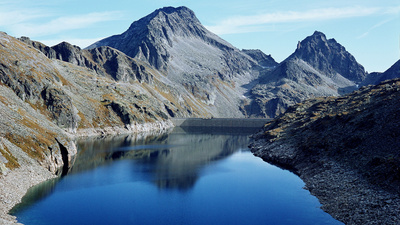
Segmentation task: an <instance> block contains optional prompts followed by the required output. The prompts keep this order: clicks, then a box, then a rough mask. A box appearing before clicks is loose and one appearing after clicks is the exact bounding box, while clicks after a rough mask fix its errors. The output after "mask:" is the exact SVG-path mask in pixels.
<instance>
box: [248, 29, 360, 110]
mask: <svg viewBox="0 0 400 225" xmlns="http://www.w3.org/2000/svg"><path fill="white" fill-rule="evenodd" d="M365 77H366V73H365V71H364V68H363V67H362V66H361V65H360V64H358V63H357V61H356V60H355V59H354V57H353V56H352V55H351V54H350V53H349V52H347V51H346V50H345V48H344V47H343V46H342V45H340V44H339V43H337V42H336V41H335V40H334V39H329V40H328V39H327V38H326V37H325V35H324V34H323V33H321V32H318V31H316V32H315V33H314V34H313V35H311V36H309V37H307V38H305V39H304V40H303V41H301V42H299V44H298V46H297V49H296V51H295V52H294V53H293V54H292V55H291V56H289V57H288V58H287V59H286V60H284V61H283V62H281V63H280V64H279V65H278V66H276V68H274V69H272V70H266V71H264V72H262V73H261V75H260V77H259V79H258V81H259V84H258V85H256V86H255V87H254V88H253V89H252V90H251V95H252V98H253V99H254V101H253V102H252V104H251V105H250V109H249V111H250V114H251V115H256V116H257V115H258V116H260V115H261V116H264V117H269V118H274V117H275V116H277V115H279V114H281V113H282V112H284V111H285V110H286V108H287V107H289V106H290V105H293V104H296V103H299V102H301V101H303V100H306V99H310V98H314V97H321V96H338V95H341V94H344V93H348V92H350V91H353V90H356V89H357V85H358V84H359V83H361V82H362V81H363V80H365Z"/></svg>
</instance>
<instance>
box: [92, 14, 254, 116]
mask: <svg viewBox="0 0 400 225" xmlns="http://www.w3.org/2000/svg"><path fill="white" fill-rule="evenodd" d="M99 46H110V47H112V48H115V49H118V50H120V51H121V52H124V53H125V54H126V55H128V56H130V57H133V58H134V59H137V60H140V61H143V62H147V63H148V64H150V65H151V66H153V67H154V68H156V69H157V70H158V71H160V73H162V74H164V75H165V78H166V82H171V83H173V84H175V88H177V89H178V90H179V91H180V92H183V91H187V92H190V93H191V94H192V95H193V96H195V97H196V98H197V99H201V100H202V101H203V103H204V104H206V105H207V107H208V108H210V110H211V114H212V115H214V116H216V117H243V116H245V114H246V113H244V112H243V110H242V111H238V109H240V108H243V104H244V103H243V102H245V101H246V99H244V98H243V95H244V93H245V92H246V91H247V90H246V89H245V88H243V87H242V86H243V85H246V84H248V83H250V82H251V81H252V80H254V79H255V78H256V77H257V76H258V69H259V66H258V63H257V62H256V60H254V59H253V58H252V57H250V56H249V55H247V54H245V53H243V52H242V51H240V50H239V49H237V48H235V47H233V46H232V45H231V44H229V43H228V42H226V41H225V40H223V39H221V38H220V37H218V36H217V35H215V34H213V33H212V32H210V31H208V30H207V29H206V28H205V27H204V26H203V25H202V24H201V23H200V21H199V20H198V19H197V18H196V16H195V14H194V12H193V11H191V10H190V9H188V8H186V7H178V8H173V7H166V8H162V9H158V10H156V11H155V12H153V13H151V14H150V15H148V16H146V17H144V18H142V19H140V20H138V21H136V22H133V23H132V25H131V26H130V27H129V29H128V30H127V31H125V32H124V33H122V34H120V35H114V36H111V37H108V38H105V39H103V40H101V41H99V42H96V43H94V44H93V45H91V46H89V47H88V48H87V49H93V48H95V47H99Z"/></svg>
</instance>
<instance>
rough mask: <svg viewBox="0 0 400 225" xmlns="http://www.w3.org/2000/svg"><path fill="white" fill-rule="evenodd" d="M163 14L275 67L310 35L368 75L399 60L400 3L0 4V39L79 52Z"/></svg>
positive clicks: (64, 0) (130, 0)
mask: <svg viewBox="0 0 400 225" xmlns="http://www.w3.org/2000/svg"><path fill="white" fill-rule="evenodd" d="M164 6H176V7H177V6H187V7H189V8H190V9H192V10H193V11H194V12H195V13H196V15H197V17H198V18H199V20H200V21H201V22H202V24H203V25H204V26H206V27H207V28H208V29H209V30H211V31H212V32H214V33H216V34H218V35H220V36H221V37H222V38H224V39H225V40H227V41H228V42H230V43H232V44H233V45H234V46H236V47H237V48H239V49H243V48H246V49H261V50H262V51H264V52H265V53H266V54H271V55H272V57H274V58H275V60H277V61H278V62H280V61H282V60H284V59H285V58H286V57H288V56H289V55H290V54H291V53H293V51H294V50H295V48H296V45H297V42H298V41H300V40H303V39H304V38H305V37H307V36H309V35H311V34H313V32H314V31H315V30H318V31H321V32H323V33H325V34H326V36H327V38H335V39H336V40H337V41H338V42H339V43H341V44H342V45H343V46H345V47H346V49H347V50H348V51H349V52H350V53H351V54H353V55H354V56H355V58H356V59H357V61H358V62H359V63H361V64H362V65H363V66H364V67H365V68H366V70H367V71H368V72H375V71H377V72H383V71H385V70H386V69H388V68H389V67H390V66H391V65H393V64H394V63H395V62H396V61H397V60H398V59H399V58H400V0H379V1H377V0H334V1H332V0H328V1H317V0H303V1H295V0H286V1H285V0H246V1H243V0H229V1H228V0H219V1H216V0H203V1H192V0H152V1H143V0H142V1H137V0H114V1H109V0H107V1H105V0H96V1H89V0H57V1H50V0H35V1H31V0H0V31H4V32H6V33H8V34H9V35H12V36H15V37H20V36H28V37H30V38H31V39H32V40H38V41H41V42H43V43H45V44H47V45H50V46H52V45H54V44H57V43H59V42H61V41H67V42H69V43H71V44H75V45H78V46H80V47H82V48H84V47H86V46H88V45H90V44H91V43H93V42H95V41H97V40H99V39H101V38H104V37H108V36H111V35H114V34H120V33H122V32H124V31H125V30H126V29H127V28H128V27H129V25H130V24H131V23H132V22H133V21H136V20H138V19H140V18H141V17H144V16H146V15H148V14H149V13H151V12H153V11H154V10H156V9H158V8H161V7H164Z"/></svg>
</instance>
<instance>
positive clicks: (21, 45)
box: [0, 7, 400, 224]
mask: <svg viewBox="0 0 400 225" xmlns="http://www.w3.org/2000/svg"><path fill="white" fill-rule="evenodd" d="M395 77H400V71H399V62H397V63H396V64H395V65H393V67H392V68H390V69H388V70H387V71H386V72H384V73H370V74H368V73H366V72H365V70H364V67H363V66H361V65H360V64H359V63H357V61H356V60H355V58H354V57H353V56H352V55H351V54H350V53H349V52H347V51H346V49H345V48H344V47H343V46H342V45H340V44H339V43H338V42H337V41H335V40H334V39H327V38H326V36H325V35H324V34H323V33H321V32H318V31H316V32H315V33H314V34H312V35H311V36H309V37H306V38H305V39H304V40H303V41H301V42H299V43H298V46H297V48H296V50H295V51H294V53H293V54H292V55H290V56H289V57H288V58H287V59H285V60H284V61H283V62H280V63H278V62H276V61H275V60H274V59H273V58H272V57H271V55H267V54H265V53H263V52H262V51H260V50H254V49H252V50H250V49H249V50H239V49H237V48H236V47H234V46H232V45H231V44H230V43H228V42H227V41H225V40H223V39H222V38H220V37H218V36H217V35H215V34H213V33H212V32H210V31H208V30H207V29H206V28H205V27H204V26H203V25H202V24H201V23H200V21H199V20H198V19H197V18H196V16H195V14H194V12H193V11H192V10H190V9H188V8H186V7H178V8H174V7H165V8H161V9H158V10H156V11H154V12H153V13H151V14H149V15H148V16H146V17H144V18H142V19H140V20H138V21H135V22H133V23H132V24H131V26H130V27H129V28H128V30H126V31H125V32H123V33H122V34H119V35H114V36H111V37H108V38H105V39H103V40H100V41H98V42H96V43H94V44H92V45H90V46H89V47H88V48H86V49H81V48H80V47H78V46H74V45H71V44H69V43H66V42H62V43H60V44H57V45H55V46H46V45H44V44H43V43H40V42H37V41H34V40H31V39H30V38H28V37H21V38H15V37H12V36H10V35H8V34H6V33H4V32H0V209H1V210H0V224H13V223H15V218H13V217H12V216H10V215H8V214H7V213H8V211H9V210H10V209H11V208H12V207H13V206H14V205H15V204H17V203H18V202H19V201H20V200H21V197H22V196H23V195H24V194H25V192H26V190H27V189H28V188H29V187H31V186H33V185H35V184H37V183H40V182H42V181H44V180H46V179H50V178H52V177H56V176H60V175H65V174H67V173H68V171H69V170H70V168H71V167H72V166H73V163H74V159H75V156H76V153H77V147H76V141H75V139H76V138H77V137H82V136H84V137H86V136H105V135H108V134H121V133H135V132H143V131H146V132H149V131H153V132H162V131H165V130H167V129H169V128H171V127H173V124H172V122H171V120H170V119H171V118H174V117H178V118H179V117H183V118H187V117H200V118H211V117H232V118H244V117H264V118H275V117H277V116H279V115H281V114H282V113H283V112H285V111H286V110H287V108H288V107H290V106H292V105H295V104H296V103H300V102H302V101H304V100H307V99H312V98H315V97H322V96H340V95H342V94H346V93H349V92H351V91H354V90H357V89H358V88H359V87H361V86H362V85H369V84H377V83H379V82H381V81H383V80H386V79H392V78H395ZM397 84H398V81H396V85H397ZM387 85H389V86H393V85H394V84H391V83H387ZM397 89H398V87H395V86H393V88H391V89H390V90H397ZM363 90H365V89H363ZM368 90H369V89H368ZM374 90H379V91H374ZM385 90H386V89H385ZM371 92H373V93H374V95H375V94H378V93H381V92H382V93H383V92H384V89H382V90H381V88H378V89H372V90H371ZM371 95H372V94H371ZM389 97H390V98H393V99H395V96H389ZM389 97H388V98H389ZM371 99H379V98H378V97H376V98H375V97H374V98H371ZM339 100H340V98H339ZM339 100H338V101H339ZM332 101H335V100H332ZM388 102H389V101H388ZM307 104H310V103H307ZM349 104H350V103H349ZM315 107H317V106H315ZM317 108H318V107H317ZM369 109H370V110H373V107H369ZM290 110H291V111H293V108H291V109H290ZM354 114H357V112H356V111H355V112H354ZM287 115H290V114H287ZM318 115H319V114H318ZM365 117H366V118H370V117H369V116H368V115H367V114H366V115H365ZM327 118H328V117H327ZM346 118H347V117H346ZM386 122H387V121H386ZM321 124H322V125H321V126H324V124H325V122H324V121H321ZM359 126H361V127H362V126H369V125H366V124H359ZM374 126H375V125H374ZM315 129H317V128H315ZM394 134H395V133H393V135H394ZM311 136H313V135H311ZM360 138H362V137H360ZM357 140H359V139H357ZM357 143H358V142H357ZM350 146H352V145H351V144H350ZM357 146H358V145H357ZM357 146H354V147H357ZM396 157H397V156H396ZM377 160H378V161H377ZM377 160H375V161H371V162H370V163H378V164H382V163H381V162H383V164H385V163H386V161H384V160H383V161H381V160H380V159H377ZM385 165H386V164H385ZM385 165H384V166H385ZM360 168H364V165H361V166H360ZM371 182H374V180H373V179H372V181H371ZM385 188H386V187H385Z"/></svg>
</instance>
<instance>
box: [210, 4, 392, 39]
mask: <svg viewBox="0 0 400 225" xmlns="http://www.w3.org/2000/svg"><path fill="white" fill-rule="evenodd" d="M396 11H398V10H393V9H391V10H390V9H388V8H378V7H371V8H368V7H358V6H357V7H346V8H322V9H313V10H308V11H286V12H276V13H267V14H260V15H252V16H236V17H232V18H228V19H225V20H223V21H221V22H220V23H218V24H216V25H213V26H207V28H208V29H209V30H211V31H213V32H214V33H216V34H219V35H222V34H235V33H249V32H255V31H259V28H260V26H268V25H271V24H276V23H299V22H311V21H323V20H335V19H343V18H354V17H365V16H370V15H374V14H388V13H394V12H396Z"/></svg>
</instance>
